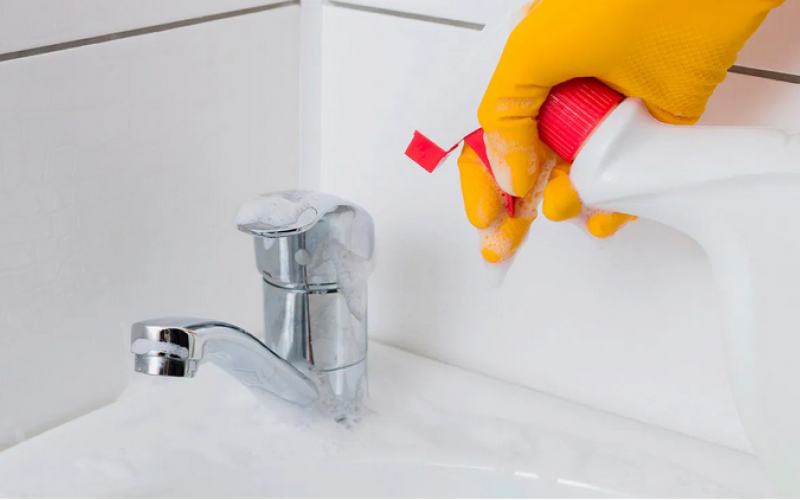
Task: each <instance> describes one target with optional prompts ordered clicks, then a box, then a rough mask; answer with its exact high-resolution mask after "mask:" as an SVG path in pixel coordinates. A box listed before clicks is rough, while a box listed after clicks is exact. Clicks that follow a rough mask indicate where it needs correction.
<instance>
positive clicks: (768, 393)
mask: <svg viewBox="0 0 800 500" xmlns="http://www.w3.org/2000/svg"><path fill="white" fill-rule="evenodd" d="M508 33H509V31H508V30H506V32H505V34H504V35H503V34H502V30H493V31H492V32H490V34H487V36H486V37H485V38H484V40H483V41H484V42H485V43H486V44H487V46H488V47H489V50H486V51H484V52H483V54H484V56H485V57H484V58H483V59H482V60H480V61H478V60H476V59H474V58H473V59H472V61H471V65H472V72H473V73H474V72H475V68H483V69H482V71H483V72H484V73H485V75H488V76H486V78H487V79H488V78H489V77H490V76H491V73H490V68H493V67H494V65H495V64H496V62H497V60H498V59H499V54H500V52H498V51H497V49H496V48H497V46H498V45H500V42H499V41H498V37H503V38H502V40H503V41H504V40H505V39H507V35H508ZM477 80H480V79H477ZM481 83H483V82H481ZM484 88H485V87H484ZM475 92H476V91H475V90H474V89H473V90H471V91H465V93H464V94H462V95H455V96H452V100H451V104H450V106H452V107H455V106H460V107H464V105H463V103H464V102H473V103H474V105H473V107H472V109H473V110H474V109H475V107H476V106H477V103H478V102H479V99H480V97H478V99H477V100H472V101H463V100H462V101H460V103H456V101H458V100H459V99H463V98H465V97H468V98H471V99H474V98H475V95H474V94H475ZM459 113H463V112H451V114H449V115H445V116H442V115H439V116H440V117H441V118H440V119H439V121H438V122H437V120H436V119H435V118H432V117H428V120H429V121H428V123H431V124H432V125H430V129H429V130H431V132H427V130H428V129H424V128H423V129H422V131H423V132H425V133H426V136H427V137H431V139H430V140H428V139H427V138H426V139H425V140H424V141H422V142H420V141H421V140H420V139H419V137H420V136H419V135H418V136H416V139H415V142H412V147H411V153H412V156H413V155H414V154H415V153H414V151H415V148H416V149H417V150H419V145H420V144H423V149H424V147H425V146H424V145H425V144H427V142H430V143H431V144H448V145H449V144H453V143H454V142H453V141H452V138H453V135H452V134H454V133H455V134H456V135H458V134H463V133H464V130H467V131H468V132H470V131H472V130H477V128H475V129H473V128H470V127H472V125H474V121H473V120H470V119H465V120H463V121H461V122H458V121H448V119H447V118H448V116H449V117H451V118H452V117H459V116H461V115H460V114H459ZM448 129H449V130H451V132H450V134H451V135H450V136H449V137H448V135H447V133H446V132H444V131H445V130H448ZM452 131H459V132H452ZM539 132H540V138H541V140H542V141H543V142H544V143H545V144H547V145H548V146H549V147H550V148H551V149H553V150H554V151H555V152H556V153H558V154H559V155H560V156H561V157H562V158H564V159H565V160H566V161H568V162H571V163H572V169H571V173H570V177H571V179H572V182H573V185H574V186H575V188H576V190H577V192H578V193H579V194H580V196H581V199H582V201H583V203H584V204H585V205H586V206H588V207H591V208H596V209H600V210H605V211H609V212H623V213H629V214H633V215H637V216H639V217H643V218H648V219H652V220H655V221H657V222H660V223H662V224H665V225H667V226H671V227H673V228H675V229H677V230H679V231H681V232H683V233H685V234H687V235H689V236H690V237H692V238H694V239H695V240H696V241H697V242H698V243H699V244H700V245H701V246H702V247H703V248H704V250H705V251H706V253H707V254H708V256H709V259H710V261H711V264H712V268H713V271H714V275H715V279H716V283H717V287H718V290H719V293H720V296H721V299H722V304H723V308H724V321H725V345H726V354H727V360H728V370H729V379H730V382H731V386H732V390H733V393H734V396H735V399H736V403H737V408H738V410H739V414H740V417H741V419H742V422H743V424H744V427H745V429H746V431H747V434H748V437H749V438H750V441H751V444H752V446H753V449H754V450H755V452H756V454H757V455H758V457H759V458H760V459H761V460H762V461H763V463H764V464H765V465H766V466H767V468H768V469H769V471H770V472H771V473H772V475H773V476H774V477H775V479H776V480H777V481H778V483H779V485H780V486H781V487H782V488H784V490H785V491H786V492H787V493H789V494H792V495H800V322H799V321H798V320H797V319H796V313H797V311H800V257H798V256H800V231H798V227H797V218H798V214H800V136H790V135H788V134H786V133H785V132H782V131H779V130H771V129H763V128H744V127H700V126H694V127H685V126H673V125H667V124H664V123H661V122H659V121H657V120H656V119H655V118H653V117H652V116H651V115H650V113H649V112H648V110H647V108H646V107H645V105H644V103H643V102H642V101H641V100H640V99H635V98H625V97H624V96H622V95H620V94H618V93H616V92H615V91H613V90H612V89H610V88H609V87H608V86H606V85H605V84H604V83H602V82H600V81H599V80H596V79H593V78H580V79H576V80H572V81H569V82H566V83H563V84H561V85H559V86H556V87H555V88H554V89H553V90H552V92H551V94H550V96H549V97H548V99H547V101H546V102H545V104H544V106H543V107H542V109H541V111H540V115H539ZM436 137H441V138H442V139H441V140H445V141H449V142H442V143H438V142H436V139H435V138H436ZM439 149H440V150H441V151H444V152H445V155H444V156H441V158H439V162H441V161H443V160H444V158H445V157H446V153H447V152H448V151H447V150H444V149H442V148H439ZM434 152H436V153H437V154H440V153H439V152H438V151H435V150H434ZM434 158H436V156H434ZM427 161H429V162H431V161H433V160H427Z"/></svg>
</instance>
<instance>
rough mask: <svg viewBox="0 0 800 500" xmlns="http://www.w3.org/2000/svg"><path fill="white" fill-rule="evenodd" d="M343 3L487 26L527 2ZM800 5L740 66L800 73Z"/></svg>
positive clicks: (767, 31)
mask: <svg viewBox="0 0 800 500" xmlns="http://www.w3.org/2000/svg"><path fill="white" fill-rule="evenodd" d="M341 2H342V3H347V4H351V5H362V6H369V7H378V8H382V9H389V10H395V11H398V12H407V13H415V14H423V15H427V16H433V17H439V18H444V19H453V20H457V21H467V22H472V23H487V22H489V21H490V20H492V19H494V18H496V17H497V16H498V15H500V14H501V13H504V12H507V11H509V10H510V9H512V8H515V7H516V6H518V5H520V4H525V3H528V0H341ZM799 25H800V2H798V1H797V0H786V3H785V4H784V5H782V6H781V7H780V8H779V9H776V10H775V11H773V12H772V13H771V14H770V16H769V17H768V18H767V20H766V21H765V22H764V25H763V26H762V27H761V29H760V30H759V31H758V33H756V35H755V36H754V37H753V38H752V39H751V40H750V42H749V43H748V44H747V46H746V47H745V48H744V50H743V51H742V53H741V54H740V57H739V64H742V65H745V66H750V67H754V68H759V69H767V70H772V71H782V72H787V73H793V74H800V51H798V50H796V49H797V47H799V46H800V30H798V29H797V26H799Z"/></svg>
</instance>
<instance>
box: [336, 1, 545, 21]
mask: <svg viewBox="0 0 800 500" xmlns="http://www.w3.org/2000/svg"><path fill="white" fill-rule="evenodd" d="M528 1H529V0H332V3H339V4H349V5H362V6H368V7H377V8H380V9H388V10H394V11H397V12H406V13H412V14H422V15H426V16H431V17H438V18H442V19H452V20H456V21H466V22H471V23H486V22H488V21H489V20H490V19H492V18H494V17H495V16H497V15H498V14H500V15H503V14H505V13H507V12H508V11H509V10H510V9H512V8H515V7H517V6H520V5H524V4H525V3H527V2H528Z"/></svg>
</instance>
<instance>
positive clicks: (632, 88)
mask: <svg viewBox="0 0 800 500" xmlns="http://www.w3.org/2000/svg"><path fill="white" fill-rule="evenodd" d="M783 1H784V0H603V1H598V0H538V1H536V2H534V3H533V4H532V5H531V7H530V8H529V11H528V13H527V15H526V17H525V18H524V19H523V20H522V22H521V23H520V24H519V25H518V26H517V27H516V29H515V30H514V31H513V33H512V34H511V36H510V37H509V40H508V43H507V45H506V48H505V50H504V52H503V55H502V57H501V59H500V62H499V64H498V66H497V69H496V71H495V74H494V76H493V78H492V80H491V83H490V84H489V88H488V90H487V91H486V94H485V96H484V98H483V102H482V103H481V105H480V108H479V110H478V119H479V121H480V123H481V126H482V127H483V129H484V131H485V134H486V135H485V142H486V146H487V153H488V156H489V160H490V163H491V166H492V170H493V171H494V174H495V177H496V182H495V180H494V179H493V178H492V176H491V175H490V174H489V172H488V170H487V169H486V167H485V166H484V165H483V164H482V163H481V161H480V160H479V159H478V157H477V155H476V154H475V152H474V151H473V150H472V149H471V148H470V147H469V146H466V145H465V146H464V149H463V151H462V154H461V157H460V158H459V162H458V164H459V169H460V173H461V188H462V192H463V195H464V205H465V208H466V212H467V217H468V218H469V221H470V222H471V223H472V224H473V225H474V226H475V227H477V228H478V229H480V230H481V252H482V254H483V257H484V258H485V259H486V260H487V261H489V262H499V261H502V260H504V259H506V258H508V257H510V256H511V255H513V254H514V252H516V250H517V248H518V247H519V245H520V244H521V243H522V241H523V240H524V239H525V236H526V234H527V232H528V229H529V227H530V225H531V222H533V220H534V219H535V218H536V216H537V211H538V205H539V201H540V199H541V198H542V196H543V197H544V201H543V205H542V211H543V213H544V215H545V216H546V217H547V218H548V219H551V220H554V221H562V220H567V219H573V218H575V217H578V216H582V217H583V218H585V220H586V225H587V228H588V230H589V232H590V233H591V234H593V235H594V236H597V237H600V238H604V237H607V236H610V235H612V234H613V233H614V232H616V231H617V229H619V228H620V227H621V226H622V225H624V224H625V223H627V222H628V221H630V220H632V219H634V218H635V217H633V216H630V215H625V214H619V213H602V212H594V213H593V212H591V211H587V210H585V209H584V207H583V206H582V204H581V201H580V197H579V196H578V194H577V193H576V192H575V189H574V188H573V186H572V183H571V182H570V179H569V165H567V164H565V163H564V162H563V160H561V159H559V158H557V157H556V156H555V154H554V153H553V152H552V151H550V150H549V148H547V147H546V146H544V145H543V144H541V143H540V142H539V139H538V131H537V123H536V116H537V115H538V113H539V108H540V106H541V105H542V103H543V102H544V101H545V99H546V98H547V95H548V94H549V92H550V89H551V88H552V87H553V86H555V85H557V84H559V83H561V82H564V81H567V80H571V79H573V78H576V77H581V76H594V77H596V78H598V79H600V80H602V81H603V82H605V83H606V84H608V85H609V86H611V87H612V88H614V89H615V90H617V91H618V92H620V93H622V94H624V95H626V96H629V97H641V98H642V99H643V100H644V102H645V104H646V105H647V107H648V109H649V110H650V112H651V113H652V114H653V116H654V117H655V118H657V119H659V120H661V121H663V122H667V123H672V124H678V125H689V124H693V123H695V122H697V120H698V119H699V118H700V116H701V115H702V114H703V112H704V111H705V107H706V103H707V101H708V99H709V97H711V94H712V93H713V92H714V90H715V88H716V86H717V85H718V84H719V83H721V82H722V81H723V80H724V79H725V77H726V74H727V70H728V68H730V67H731V66H732V65H733V64H734V62H735V61H736V56H737V54H738V52H739V50H741V48H742V47H743V46H744V44H745V42H746V41H747V40H748V39H749V38H750V36H751V35H752V34H753V33H754V32H755V31H756V29H757V28H758V26H759V25H760V24H761V23H762V22H763V21H764V19H765V18H766V16H767V14H768V13H769V11H770V9H772V8H773V7H776V6H778V5H780V4H782V3H783ZM498 184H499V187H501V188H502V189H503V190H504V191H506V192H508V193H511V194H513V195H515V196H518V197H520V198H521V200H519V201H518V202H517V203H518V204H517V217H516V218H513V219H512V218H510V217H509V216H508V214H507V213H506V212H505V209H504V208H503V204H502V200H501V192H500V189H499V188H498Z"/></svg>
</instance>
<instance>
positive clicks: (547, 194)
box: [542, 163, 583, 222]
mask: <svg viewBox="0 0 800 500" xmlns="http://www.w3.org/2000/svg"><path fill="white" fill-rule="evenodd" d="M569 169H570V166H569V164H567V163H560V164H558V165H556V166H555V167H554V168H553V171H552V173H551V174H550V182H548V183H547V186H546V187H545V188H544V201H543V202H542V213H543V214H544V216H545V217H547V218H548V219H550V220H551V221H554V222H561V221H565V220H569V219H574V218H575V217H577V216H579V215H580V214H581V211H582V210H583V204H582V203H581V199H580V197H579V196H578V192H577V191H575V187H574V186H573V185H572V181H571V180H570V178H569Z"/></svg>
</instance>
